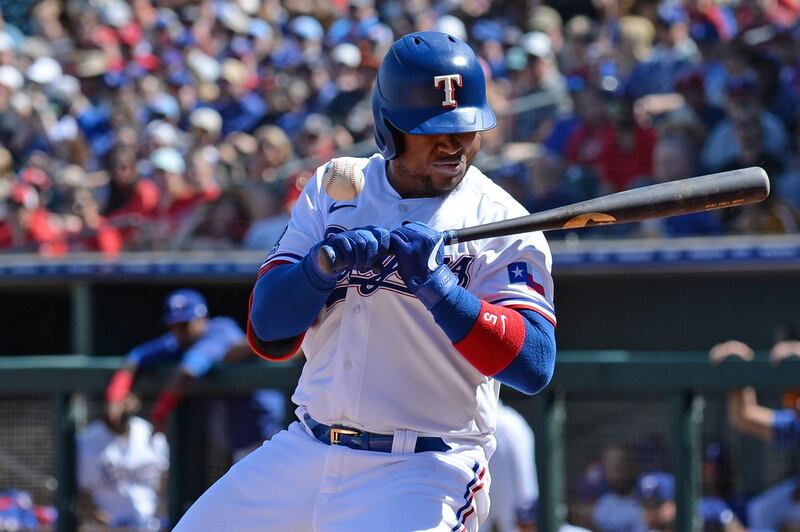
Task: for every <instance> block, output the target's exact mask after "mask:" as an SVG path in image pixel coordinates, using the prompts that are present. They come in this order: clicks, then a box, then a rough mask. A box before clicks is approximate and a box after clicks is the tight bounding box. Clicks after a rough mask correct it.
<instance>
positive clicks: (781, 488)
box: [709, 340, 800, 531]
mask: <svg viewBox="0 0 800 532" xmlns="http://www.w3.org/2000/svg"><path fill="white" fill-rule="evenodd" d="M798 348H800V343H798V342H796V341H793V340H785V341H781V342H778V343H776V344H775V345H774V346H773V347H772V350H771V351H770V360H771V361H772V362H773V363H775V364H779V363H780V362H781V361H783V360H784V359H786V358H789V357H792V356H799V355H800V350H799V349H798ZM709 356H710V358H711V362H712V363H715V364H720V363H722V362H723V361H725V360H726V359H728V358H730V357H738V358H741V359H743V360H746V361H750V360H753V350H752V349H751V348H750V347H749V346H748V345H746V344H744V343H742V342H739V341H736V340H730V341H727V342H723V343H720V344H717V345H715V346H714V347H712V348H711V351H710V352H709ZM728 422H729V423H730V425H731V426H732V427H733V428H734V429H736V430H737V431H739V432H742V433H744V434H748V435H750V436H754V437H756V438H759V439H762V440H765V441H768V442H774V443H775V444H777V445H780V446H787V447H791V448H793V449H799V448H800V403H798V396H797V394H796V393H788V394H786V395H785V396H784V408H782V409H777V410H776V409H772V408H768V407H766V406H762V405H760V404H759V403H758V399H757V397H756V392H755V390H754V389H753V388H752V387H749V386H748V387H746V388H737V389H733V390H730V391H729V392H728ZM747 525H748V527H749V529H750V530H753V531H757V530H798V529H800V482H799V481H798V475H797V474H795V475H793V476H792V477H791V478H789V479H787V480H785V481H784V482H781V483H780V484H778V485H777V486H773V487H772V488H769V489H767V490H766V491H765V492H763V493H761V494H760V495H757V496H756V497H754V498H753V499H751V500H750V502H749V503H748V505H747Z"/></svg>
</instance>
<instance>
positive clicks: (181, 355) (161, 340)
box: [106, 289, 284, 470]
mask: <svg viewBox="0 0 800 532" xmlns="http://www.w3.org/2000/svg"><path fill="white" fill-rule="evenodd" d="M163 320H164V325H166V326H167V328H168V329H169V332H167V333H166V334H164V335H162V336H159V337H158V338H156V339H154V340H150V341H148V342H145V343H143V344H141V345H139V346H137V347H135V348H134V349H132V350H131V351H130V352H129V353H128V356H127V358H126V362H125V366H124V367H123V368H122V369H120V370H118V371H117V372H116V373H115V375H114V377H113V379H112V380H111V383H110V384H109V385H108V388H107V390H106V398H107V399H108V401H109V407H108V408H109V410H108V415H109V418H110V419H111V420H112V421H113V422H116V421H117V420H118V419H119V418H120V417H121V416H122V414H123V412H124V404H125V403H124V401H125V399H126V398H127V397H128V395H129V394H130V391H131V387H132V385H133V381H134V379H135V377H136V374H137V372H138V371H139V370H145V369H150V368H152V367H154V366H157V365H160V364H169V363H177V366H175V369H174V370H173V371H172V374H171V375H170V377H169V379H168V381H167V384H166V385H165V387H164V389H163V390H162V391H161V393H160V394H159V396H158V399H157V400H156V403H155V405H154V407H153V410H152V414H151V419H152V422H153V425H154V427H155V430H156V431H163V430H164V427H165V423H166V421H167V419H168V417H169V415H170V413H171V412H172V411H173V410H174V409H175V407H177V406H178V404H179V403H180V402H181V400H182V399H183V397H184V395H185V394H186V392H187V390H188V388H189V386H190V385H191V383H192V382H193V381H194V380H195V379H198V378H201V377H202V376H203V375H205V374H206V373H207V372H208V371H209V370H210V369H211V368H212V367H213V366H214V365H215V364H219V363H222V362H223V361H225V359H226V357H228V359H230V358H238V355H237V353H241V352H242V351H243V350H244V351H248V352H249V350H247V347H246V341H245V336H244V332H242V330H241V328H240V327H239V326H238V325H237V324H236V322H235V321H234V320H233V319H232V318H229V317H225V316H218V317H214V318H211V317H209V315H208V306H207V305H206V301H205V299H204V298H203V296H202V295H201V294H200V293H199V292H197V291H195V290H189V289H180V290H176V291H174V292H172V293H170V294H169V295H168V296H167V298H166V300H165V302H164V318H163ZM227 402H228V416H229V420H230V423H229V427H228V429H227V430H228V433H229V442H228V445H229V451H230V454H231V458H232V460H233V461H236V460H238V459H240V458H242V457H243V456H244V455H245V454H247V452H248V451H250V450H252V449H253V448H254V447H256V446H258V445H260V444H261V443H262V442H263V441H264V440H265V439H266V438H268V437H270V436H271V435H272V434H274V433H275V432H277V431H278V430H279V429H280V425H281V423H282V421H283V416H284V399H283V396H282V395H281V394H280V392H277V391H275V390H257V391H255V392H254V393H253V394H251V395H248V396H245V397H241V398H230V399H228V401H227ZM197 409H198V410H199V412H198V415H199V417H200V419H206V418H207V417H208V410H207V409H206V408H205V407H203V406H202V405H199V406H197ZM198 437H201V436H200V435H198ZM197 447H202V446H200V445H198V446H197ZM199 451H202V449H199ZM196 469H197V468H196V467H194V468H192V470H196Z"/></svg>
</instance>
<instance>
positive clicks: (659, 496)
mask: <svg viewBox="0 0 800 532" xmlns="http://www.w3.org/2000/svg"><path fill="white" fill-rule="evenodd" d="M636 496H637V498H638V499H639V501H640V504H641V505H642V508H643V515H644V521H645V524H646V526H647V530H649V531H656V530H663V531H669V530H673V528H674V526H675V511H676V506H675V478H674V477H673V476H672V475H671V474H670V473H664V472H663V471H651V472H648V473H645V474H644V475H642V476H641V477H639V481H638V482H637V486H636Z"/></svg>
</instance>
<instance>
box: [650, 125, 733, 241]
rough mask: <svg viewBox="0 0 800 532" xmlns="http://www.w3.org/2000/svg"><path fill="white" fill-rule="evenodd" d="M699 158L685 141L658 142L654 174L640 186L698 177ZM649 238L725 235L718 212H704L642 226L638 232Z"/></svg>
mask: <svg viewBox="0 0 800 532" xmlns="http://www.w3.org/2000/svg"><path fill="white" fill-rule="evenodd" d="M696 168H697V167H696V156H695V153H694V151H693V150H692V146H691V145H690V144H689V142H688V141H687V140H686V139H685V137H677V136H675V137H672V136H670V137H665V138H662V139H659V141H658V142H657V143H656V145H655V148H654V150H653V174H652V176H651V177H649V178H645V179H643V180H641V181H639V183H637V184H641V185H652V184H658V183H666V182H668V181H675V180H678V179H685V178H687V177H691V176H693V175H697V170H696ZM637 232H638V234H640V235H641V236H647V237H657V236H665V237H676V236H691V235H715V234H721V233H722V232H723V227H722V222H721V220H720V215H719V213H718V212H717V211H704V212H697V213H692V214H684V215H682V216H672V217H669V218H659V219H655V220H647V221H644V222H641V224H640V226H639V230H638V231H637Z"/></svg>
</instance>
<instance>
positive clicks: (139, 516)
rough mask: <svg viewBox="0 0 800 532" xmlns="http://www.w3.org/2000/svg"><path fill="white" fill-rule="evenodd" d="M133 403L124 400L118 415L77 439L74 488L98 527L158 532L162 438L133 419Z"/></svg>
mask: <svg viewBox="0 0 800 532" xmlns="http://www.w3.org/2000/svg"><path fill="white" fill-rule="evenodd" d="M138 406H139V403H138V401H137V400H136V399H135V398H134V396H132V395H131V396H129V397H128V398H126V400H125V401H124V402H123V403H122V405H121V407H122V409H123V410H122V415H121V416H118V417H116V418H115V419H111V417H110V416H109V409H108V408H107V409H106V413H105V415H104V416H103V418H102V419H98V420H97V421H94V422H93V423H91V424H90V425H89V426H87V427H86V428H85V429H83V430H82V431H81V432H80V433H79V434H78V438H77V445H76V448H77V454H78V468H77V481H78V485H79V486H80V487H81V488H82V489H84V490H86V491H87V492H88V493H89V495H90V496H91V499H92V502H93V503H94V506H95V508H96V512H95V516H96V518H97V519H98V521H99V522H101V523H103V524H105V525H108V526H111V527H130V528H136V529H138V530H160V529H161V528H162V525H163V523H162V521H161V519H160V518H159V517H158V514H157V512H158V509H159V508H158V501H159V490H160V489H161V488H162V481H163V477H164V475H165V474H166V472H167V469H168V468H169V448H168V446H167V439H166V438H165V437H164V435H163V434H161V433H154V432H153V426H152V425H151V424H150V423H148V422H147V420H145V419H142V418H140V417H137V416H135V415H133V414H134V413H135V412H136V411H137V410H138Z"/></svg>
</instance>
